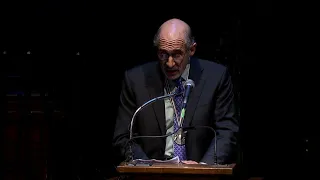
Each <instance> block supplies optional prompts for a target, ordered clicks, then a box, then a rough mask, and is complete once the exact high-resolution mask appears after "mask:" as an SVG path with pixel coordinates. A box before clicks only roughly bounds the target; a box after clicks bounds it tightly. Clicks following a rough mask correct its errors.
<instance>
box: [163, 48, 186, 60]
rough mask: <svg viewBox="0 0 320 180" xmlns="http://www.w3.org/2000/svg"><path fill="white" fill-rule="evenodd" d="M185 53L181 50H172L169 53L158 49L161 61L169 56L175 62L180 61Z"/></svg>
mask: <svg viewBox="0 0 320 180" xmlns="http://www.w3.org/2000/svg"><path fill="white" fill-rule="evenodd" d="M185 54H186V53H184V52H182V51H174V52H171V53H169V52H167V51H163V50H160V51H158V58H159V59H160V60H161V61H166V60H168V59H169V57H170V56H171V57H172V58H173V60H174V61H175V62H181V61H182V60H183V57H184V56H185Z"/></svg>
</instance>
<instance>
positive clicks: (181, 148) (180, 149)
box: [173, 78, 186, 161]
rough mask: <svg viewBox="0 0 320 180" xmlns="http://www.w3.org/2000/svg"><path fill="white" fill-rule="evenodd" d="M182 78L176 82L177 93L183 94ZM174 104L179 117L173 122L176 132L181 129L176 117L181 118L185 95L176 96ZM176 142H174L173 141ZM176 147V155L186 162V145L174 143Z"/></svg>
mask: <svg viewBox="0 0 320 180" xmlns="http://www.w3.org/2000/svg"><path fill="white" fill-rule="evenodd" d="M181 81H182V78H179V79H178V80H176V85H177V90H176V91H177V93H182V92H183V86H182V82H181ZM173 99H174V104H175V108H176V111H177V115H175V116H174V119H173V122H174V131H176V130H177V129H178V128H179V124H178V121H179V119H176V117H178V118H180V113H181V109H182V102H183V94H181V95H178V96H174V98H173ZM173 142H174V141H173ZM173 147H174V155H175V156H179V159H180V161H183V160H186V151H185V145H179V144H177V143H175V142H174V143H173Z"/></svg>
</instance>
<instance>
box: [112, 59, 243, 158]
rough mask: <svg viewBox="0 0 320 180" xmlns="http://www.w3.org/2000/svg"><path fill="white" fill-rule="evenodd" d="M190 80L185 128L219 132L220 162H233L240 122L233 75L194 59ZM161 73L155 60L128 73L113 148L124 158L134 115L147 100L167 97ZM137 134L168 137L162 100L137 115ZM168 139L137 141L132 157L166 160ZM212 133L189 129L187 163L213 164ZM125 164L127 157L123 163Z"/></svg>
mask: <svg viewBox="0 0 320 180" xmlns="http://www.w3.org/2000/svg"><path fill="white" fill-rule="evenodd" d="M189 79H192V80H193V81H194V82H195V87H194V88H193V90H192V92H191V93H190V96H189V100H188V104H187V109H186V115H185V120H184V126H211V127H213V128H214V129H215V130H216V132H217V137H218V138H217V139H218V141H217V157H218V163H231V162H234V161H235V159H236V158H235V154H236V142H237V138H236V137H237V135H236V134H237V132H238V129H239V127H238V121H237V119H236V118H235V110H234V102H233V101H234V100H233V99H234V95H233V86H232V82H231V77H230V75H229V73H228V72H227V69H226V67H224V66H222V65H219V64H217V63H214V62H210V61H206V60H200V59H197V58H191V61H190V72H189ZM163 82H164V81H163V75H162V73H161V70H160V66H159V64H158V63H157V62H150V63H147V64H144V65H141V66H137V67H134V68H132V69H130V70H128V71H126V72H125V77H124V81H123V87H122V91H121V95H120V107H119V112H118V117H117V121H116V125H115V132H114V141H113V143H114V147H116V148H117V150H119V151H118V152H120V153H121V156H122V157H123V158H125V156H126V152H127V151H126V150H128V149H127V148H128V147H125V144H126V142H127V140H128V138H129V131H128V128H129V127H130V121H131V118H132V115H133V113H134V112H135V111H136V109H137V108H138V107H139V106H141V105H142V104H143V103H145V102H146V101H148V100H150V99H152V98H154V97H157V96H161V95H164V91H163V89H164V88H163V87H164V86H163V85H164V84H163ZM134 133H135V134H137V135H140V136H142V135H143V136H148V135H164V134H165V133H166V125H165V110H164V101H157V102H155V103H153V104H152V105H150V106H148V107H146V108H145V109H143V110H142V111H140V112H139V114H138V116H137V117H136V119H135V121H134ZM165 143H166V140H165V138H141V139H137V140H136V143H135V145H134V148H133V153H134V158H150V159H152V158H156V159H164V153H165V145H166V144H165ZM213 149H214V133H213V132H212V131H210V130H209V129H196V130H193V131H188V133H187V136H186V154H187V158H188V160H194V161H197V162H205V163H208V164H212V163H213V153H214V150H213ZM123 160H124V159H123Z"/></svg>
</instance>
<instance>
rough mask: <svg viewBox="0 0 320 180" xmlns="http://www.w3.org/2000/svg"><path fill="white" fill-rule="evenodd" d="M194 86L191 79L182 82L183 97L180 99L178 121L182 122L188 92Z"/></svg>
mask: <svg viewBox="0 0 320 180" xmlns="http://www.w3.org/2000/svg"><path fill="white" fill-rule="evenodd" d="M193 87H194V82H193V80H192V79H187V80H186V82H185V83H184V89H185V92H184V98H183V101H182V109H181V113H180V122H183V120H184V116H185V114H186V108H187V102H188V98H189V94H190V92H191V90H192V88H193Z"/></svg>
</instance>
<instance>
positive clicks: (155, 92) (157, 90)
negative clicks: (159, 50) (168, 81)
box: [146, 63, 166, 134]
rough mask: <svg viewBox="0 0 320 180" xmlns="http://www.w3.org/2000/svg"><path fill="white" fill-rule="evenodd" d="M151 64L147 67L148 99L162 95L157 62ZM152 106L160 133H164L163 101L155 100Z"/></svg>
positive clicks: (161, 82) (161, 83) (162, 86)
mask: <svg viewBox="0 0 320 180" xmlns="http://www.w3.org/2000/svg"><path fill="white" fill-rule="evenodd" d="M152 65H154V66H153V67H149V68H147V71H148V73H147V84H146V85H147V89H148V92H149V99H152V98H155V97H158V96H162V95H164V92H163V88H164V85H163V81H162V78H161V74H160V73H161V72H160V68H159V64H158V63H156V64H152ZM152 107H153V110H154V113H155V115H156V118H157V121H158V125H159V128H160V131H161V134H166V124H165V110H164V101H163V100H159V101H156V102H154V103H153V104H152Z"/></svg>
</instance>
